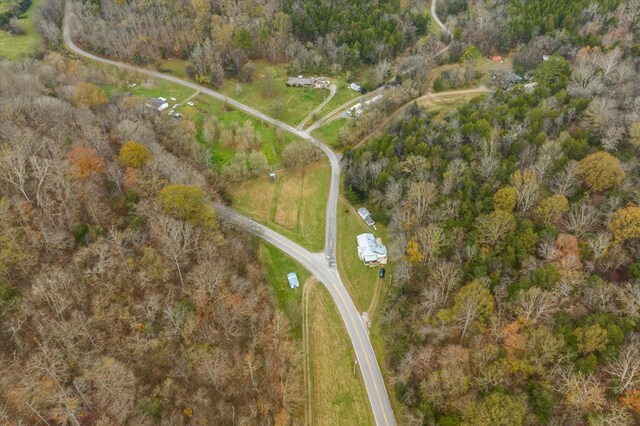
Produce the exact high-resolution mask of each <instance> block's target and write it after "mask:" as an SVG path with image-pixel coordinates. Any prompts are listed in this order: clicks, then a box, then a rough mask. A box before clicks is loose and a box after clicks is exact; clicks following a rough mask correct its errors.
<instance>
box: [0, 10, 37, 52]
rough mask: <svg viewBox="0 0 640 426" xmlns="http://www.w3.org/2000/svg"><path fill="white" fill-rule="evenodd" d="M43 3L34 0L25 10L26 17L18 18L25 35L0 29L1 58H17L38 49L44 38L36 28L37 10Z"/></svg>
mask: <svg viewBox="0 0 640 426" xmlns="http://www.w3.org/2000/svg"><path fill="white" fill-rule="evenodd" d="M3 3H4V2H3ZM7 3H8V2H7ZM41 3H42V0H33V2H32V3H31V6H29V9H27V11H26V12H25V14H24V18H22V19H19V20H18V22H19V23H20V25H21V26H22V28H23V29H24V31H25V34H24V35H13V34H10V33H9V32H7V31H4V30H0V58H6V59H10V60H16V59H20V58H23V57H25V56H28V55H30V54H32V53H35V52H36V50H38V48H39V47H40V44H41V41H42V39H41V37H40V35H39V34H38V32H37V31H36V29H35V28H34V24H35V19H36V11H37V9H38V7H40V4H41Z"/></svg>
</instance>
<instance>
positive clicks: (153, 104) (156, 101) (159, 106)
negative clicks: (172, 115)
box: [144, 98, 169, 111]
mask: <svg viewBox="0 0 640 426" xmlns="http://www.w3.org/2000/svg"><path fill="white" fill-rule="evenodd" d="M166 101H167V100H166V99H164V98H148V99H147V100H146V101H144V106H146V107H147V108H151V109H155V110H156V111H164V110H165V109H167V108H169V104H168V103H167V102H166Z"/></svg>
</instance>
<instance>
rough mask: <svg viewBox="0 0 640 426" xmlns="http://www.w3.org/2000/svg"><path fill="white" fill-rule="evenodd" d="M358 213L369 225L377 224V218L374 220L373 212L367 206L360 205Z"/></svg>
mask: <svg viewBox="0 0 640 426" xmlns="http://www.w3.org/2000/svg"><path fill="white" fill-rule="evenodd" d="M358 215H359V216H360V218H362V220H364V223H366V224H367V225H369V226H374V225H375V224H376V222H375V220H373V218H372V217H371V213H370V212H369V210H367V208H366V207H360V208H359V209H358Z"/></svg>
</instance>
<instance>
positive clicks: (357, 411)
mask: <svg viewBox="0 0 640 426" xmlns="http://www.w3.org/2000/svg"><path fill="white" fill-rule="evenodd" d="M308 307H309V312H308V313H307V314H308V315H309V322H310V327H309V328H310V330H309V331H310V336H309V342H310V349H311V354H310V361H311V362H310V369H311V386H310V391H311V411H312V413H311V417H312V421H311V424H313V425H314V426H321V425H328V426H329V425H331V426H335V425H349V426H353V425H372V424H374V420H373V414H372V412H371V406H370V404H369V399H368V397H367V393H366V389H365V387H364V381H363V379H362V376H361V373H360V368H359V366H356V365H355V364H354V361H355V354H354V352H353V347H352V345H351V341H350V340H349V337H348V334H347V330H346V329H345V327H344V324H343V322H342V318H340V315H339V314H338V310H337V308H336V306H335V304H334V303H333V300H332V299H331V296H330V295H329V293H328V292H327V290H326V289H325V288H324V287H323V286H322V285H315V286H314V288H313V289H311V291H310V293H309V304H308ZM354 367H355V368H354Z"/></svg>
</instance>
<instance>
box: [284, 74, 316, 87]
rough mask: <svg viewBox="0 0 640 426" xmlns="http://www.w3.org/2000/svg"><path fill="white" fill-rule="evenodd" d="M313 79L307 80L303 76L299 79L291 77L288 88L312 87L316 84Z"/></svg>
mask: <svg viewBox="0 0 640 426" xmlns="http://www.w3.org/2000/svg"><path fill="white" fill-rule="evenodd" d="M314 82H315V81H314V79H313V78H305V77H303V76H301V75H299V76H297V77H289V79H288V80H287V86H289V87H312V86H313V84H314Z"/></svg>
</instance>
